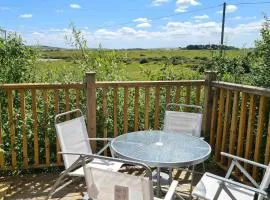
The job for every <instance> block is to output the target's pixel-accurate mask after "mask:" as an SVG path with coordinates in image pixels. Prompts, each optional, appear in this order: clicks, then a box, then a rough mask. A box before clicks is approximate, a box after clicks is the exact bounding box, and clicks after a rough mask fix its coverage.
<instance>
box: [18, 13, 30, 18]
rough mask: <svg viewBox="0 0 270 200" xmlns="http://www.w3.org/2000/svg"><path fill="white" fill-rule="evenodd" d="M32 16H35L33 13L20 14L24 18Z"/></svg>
mask: <svg viewBox="0 0 270 200" xmlns="http://www.w3.org/2000/svg"><path fill="white" fill-rule="evenodd" d="M32 17H33V15H32V14H30V13H25V14H21V15H20V16H19V18H23V19H29V18H32Z"/></svg>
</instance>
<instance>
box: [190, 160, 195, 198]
mask: <svg viewBox="0 0 270 200" xmlns="http://www.w3.org/2000/svg"><path fill="white" fill-rule="evenodd" d="M194 170H195V165H193V166H192V171H191V181H190V199H192V196H191V193H192V185H193V176H194Z"/></svg>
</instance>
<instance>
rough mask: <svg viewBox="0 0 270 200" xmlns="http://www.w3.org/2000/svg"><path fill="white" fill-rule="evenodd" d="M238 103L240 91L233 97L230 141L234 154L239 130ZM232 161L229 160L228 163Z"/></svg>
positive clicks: (230, 150) (231, 151) (231, 152)
mask: <svg viewBox="0 0 270 200" xmlns="http://www.w3.org/2000/svg"><path fill="white" fill-rule="evenodd" d="M238 104H239V92H236V91H235V92H234V97H233V108H232V119H231V127H230V143H229V153H230V154H234V152H235V150H234V148H235V141H236V131H237V121H238ZM229 164H230V162H228V165H229Z"/></svg>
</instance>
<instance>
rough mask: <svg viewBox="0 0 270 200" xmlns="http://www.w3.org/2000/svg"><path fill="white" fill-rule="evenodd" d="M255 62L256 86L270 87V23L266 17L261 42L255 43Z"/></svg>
mask: <svg viewBox="0 0 270 200" xmlns="http://www.w3.org/2000/svg"><path fill="white" fill-rule="evenodd" d="M254 53H255V57H254V58H255V60H254V63H253V69H254V71H253V73H254V77H255V78H254V84H255V85H257V86H262V87H268V88H269V87H270V73H269V72H270V21H269V19H268V18H267V17H265V22H264V24H263V27H262V29H261V40H258V41H256V42H255V52H254Z"/></svg>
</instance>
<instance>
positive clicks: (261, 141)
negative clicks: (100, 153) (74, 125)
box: [0, 72, 270, 178]
mask: <svg viewBox="0 0 270 200" xmlns="http://www.w3.org/2000/svg"><path fill="white" fill-rule="evenodd" d="M85 80H86V81H85V83H75V84H4V85H0V94H1V95H0V104H1V105H0V116H1V117H0V145H2V147H3V148H4V153H3V152H0V169H2V170H3V169H27V168H33V167H36V168H40V167H50V166H59V165H62V160H61V157H60V155H59V154H57V152H58V151H59V150H60V147H59V143H58V141H57V137H56V133H55V129H54V116H55V115H56V114H57V113H61V112H64V111H68V110H71V109H75V108H80V109H82V110H83V112H84V113H85V114H86V115H87V126H88V131H89V136H90V137H116V136H118V135H119V134H124V133H126V132H130V131H134V130H135V131H136V130H145V129H162V127H163V117H164V110H165V105H166V104H167V103H169V102H175V103H186V104H195V105H202V106H203V107H204V120H203V132H204V134H205V138H206V140H207V141H208V142H209V143H210V144H211V146H212V149H213V156H214V159H215V161H216V162H217V163H218V164H219V165H220V166H221V167H223V168H226V167H227V166H228V165H229V163H230V160H227V159H226V158H224V157H221V156H220V151H225V152H229V153H232V154H235V155H238V156H242V157H245V158H248V159H252V160H255V161H259V162H264V163H266V164H267V163H268V162H269V159H270V155H269V154H270V123H269V106H270V105H269V97H270V90H269V89H265V88H257V87H251V86H243V85H237V84H231V83H224V82H218V81H216V74H215V73H213V72H207V74H206V80H194V81H142V82H133V81H124V82H98V81H96V79H95V73H87V74H86V78H85ZM91 145H92V148H93V149H96V148H99V146H97V144H95V143H92V144H91ZM245 167H246V169H247V170H249V171H251V172H252V173H253V176H254V177H255V178H256V177H259V176H260V173H261V172H260V171H258V169H257V168H251V167H250V166H245Z"/></svg>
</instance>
